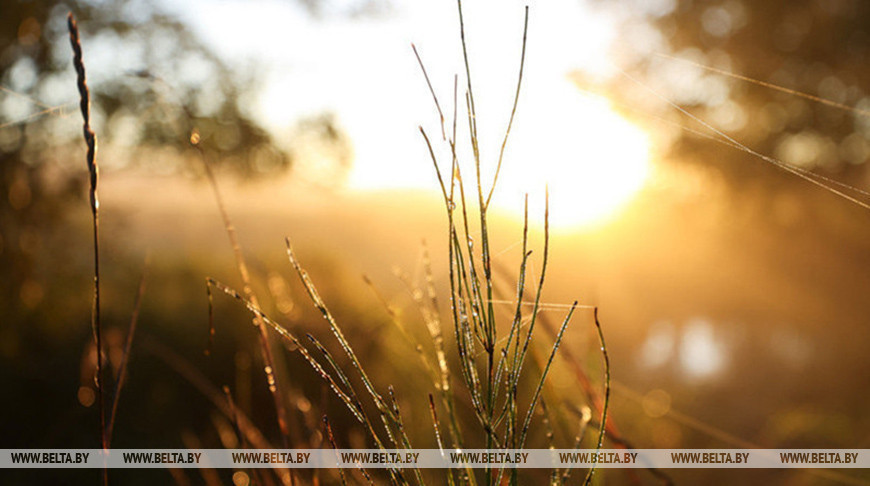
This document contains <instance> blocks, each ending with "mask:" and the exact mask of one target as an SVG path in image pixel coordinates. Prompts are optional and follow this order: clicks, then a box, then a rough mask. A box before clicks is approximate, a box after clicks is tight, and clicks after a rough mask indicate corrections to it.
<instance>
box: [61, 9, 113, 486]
mask: <svg viewBox="0 0 870 486" xmlns="http://www.w3.org/2000/svg"><path fill="white" fill-rule="evenodd" d="M67 28H68V30H69V40H70V45H71V46H72V50H73V66H74V67H75V70H76V78H77V86H78V90H79V98H80V102H79V107H80V109H81V112H82V120H83V124H82V133H83V135H84V139H85V144H86V145H87V147H88V152H87V165H88V173H89V175H90V191H89V195H90V203H91V216H92V220H93V235H94V304H93V309H92V312H91V326H92V328H93V333H94V341H95V342H96V346H97V377H96V378H97V379H96V381H97V403H98V410H99V414H100V447H101V448H102V449H103V450H107V449H108V443H107V440H106V412H105V394H104V393H103V392H104V390H103V329H102V322H101V319H100V308H101V306H100V199H99V196H98V194H97V185H98V182H99V178H100V168H99V166H98V165H97V136H96V134H95V133H94V131H93V130H92V129H91V96H90V91H89V90H88V81H87V76H86V75H85V63H84V61H83V60H82V44H81V40H80V38H79V29H78V24H77V23H76V19H75V17H73V14H72V12H70V13H69V15H68V16H67ZM102 481H103V484H104V485H105V484H108V482H109V477H108V470H107V469H106V468H105V467H104V468H103V475H102Z"/></svg>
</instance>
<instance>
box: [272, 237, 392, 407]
mask: <svg viewBox="0 0 870 486" xmlns="http://www.w3.org/2000/svg"><path fill="white" fill-rule="evenodd" d="M285 242H286V244H287V258H288V259H289V260H290V264H291V265H293V268H294V269H295V270H296V273H297V274H298V275H299V279H300V280H301V281H302V284H303V285H304V286H305V290H306V291H307V292H308V296H309V297H310V298H311V301H312V303H313V304H314V306H315V307H317V309H318V310H319V311H320V313H321V314H322V315H323V318H324V319H326V322H327V323H328V324H329V327H330V329H331V330H332V333H333V335H335V338H336V339H337V340H338V342H339V344H340V345H341V348H342V349H343V350H344V352H345V353H346V354H347V356H348V357H349V358H350V360H351V363H352V364H353V367H354V368H355V369H356V371H357V373H359V375H360V378H362V381H363V384H364V385H365V387H366V390H368V392H369V394H370V395H371V396H372V399H373V400H374V402H375V405H377V407H378V410H380V411H381V413H384V414H387V415H392V412H391V411H390V409H389V407H388V406H387V404H386V402H385V401H384V399H383V397H382V396H381V395H380V394H379V393H378V392H377V391H376V390H375V387H374V385H373V384H372V381H371V380H370V379H369V376H368V374H367V373H366V372H365V370H364V369H363V367H362V364H361V363H360V360H359V358H357V356H356V353H354V351H353V348H352V347H351V346H350V342H349V341H348V340H347V338H346V337H345V336H344V333H343V332H342V330H341V327H340V326H339V325H338V322H336V320H335V318H334V317H333V315H332V313H331V312H330V311H329V309H328V308H327V307H326V303H324V302H323V299H322V298H321V297H320V294H319V293H318V292H317V288H316V287H315V286H314V282H312V281H311V278H310V277H309V276H308V272H306V271H305V269H303V268H302V265H300V264H299V261H298V260H297V259H296V255H295V254H294V253H293V248H292V246H291V245H290V239H289V238H286V239H285Z"/></svg>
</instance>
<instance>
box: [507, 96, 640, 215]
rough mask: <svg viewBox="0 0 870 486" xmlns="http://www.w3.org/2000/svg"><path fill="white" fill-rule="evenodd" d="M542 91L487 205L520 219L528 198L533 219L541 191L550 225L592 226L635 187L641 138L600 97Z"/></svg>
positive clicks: (540, 210) (513, 141) (541, 203)
mask: <svg viewBox="0 0 870 486" xmlns="http://www.w3.org/2000/svg"><path fill="white" fill-rule="evenodd" d="M565 83H566V84H568V82H567V81H565ZM546 93H547V94H546V95H545V97H544V98H543V99H539V100H537V102H535V103H530V104H532V107H531V108H529V109H527V110H526V113H524V116H525V117H526V121H527V122H528V124H526V125H524V126H523V127H522V129H521V130H517V133H515V134H512V136H511V137H512V138H511V140H510V141H509V144H510V145H509V150H510V153H511V155H510V157H507V156H506V161H505V165H504V169H503V172H502V175H501V177H500V179H499V187H498V189H497V196H498V197H497V198H494V201H496V204H497V205H498V206H500V207H502V208H505V209H508V210H510V211H513V212H514V213H516V214H518V215H520V216H521V215H522V211H523V203H522V201H523V199H524V194H525V193H528V194H529V211H530V213H531V215H530V219H532V220H539V219H541V217H540V216H536V215H542V214H543V206H544V191H545V188H549V194H550V223H551V224H552V225H554V226H557V227H576V226H588V225H592V224H596V223H600V222H602V221H604V220H606V219H608V218H609V217H611V216H613V215H614V214H616V213H617V212H618V211H619V209H620V208H621V207H622V206H623V205H624V204H626V203H627V202H628V201H629V200H630V199H631V198H632V196H633V195H635V194H636V193H637V191H638V190H639V189H640V188H641V187H642V186H643V184H644V181H645V180H646V178H647V175H648V173H649V142H648V138H647V136H646V134H645V133H644V132H643V131H642V130H640V129H639V128H638V127H636V126H634V125H632V124H631V123H630V122H628V121H627V120H626V119H624V118H623V117H621V116H620V115H619V114H618V113H616V112H615V111H614V110H613V109H612V108H611V107H610V105H609V103H608V101H607V100H605V99H603V98H597V97H588V96H584V95H582V94H581V93H579V92H578V91H577V90H576V89H574V88H573V86H570V85H568V86H563V87H562V88H561V89H559V88H557V87H554V89H551V90H547V91H546ZM529 112H531V113H529ZM514 137H515V138H514Z"/></svg>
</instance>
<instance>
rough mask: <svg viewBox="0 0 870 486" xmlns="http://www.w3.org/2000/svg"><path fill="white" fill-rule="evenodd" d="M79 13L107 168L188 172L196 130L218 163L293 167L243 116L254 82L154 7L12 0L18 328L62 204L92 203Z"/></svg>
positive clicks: (5, 215) (3, 126)
mask: <svg viewBox="0 0 870 486" xmlns="http://www.w3.org/2000/svg"><path fill="white" fill-rule="evenodd" d="M70 11H72V12H74V13H75V15H76V17H77V18H78V20H79V25H80V28H81V30H82V38H83V44H84V50H85V53H84V54H85V64H86V66H87V68H88V76H89V79H88V80H89V84H90V85H91V92H92V97H93V107H92V110H93V115H92V117H93V119H94V120H95V122H94V124H95V129H96V130H97V132H98V138H99V142H100V144H101V146H102V147H104V148H105V147H112V150H111V152H105V151H104V156H103V157H102V158H101V159H100V163H101V165H102V167H103V168H104V169H112V168H117V167H119V166H122V165H125V164H129V163H142V164H147V165H149V166H151V167H154V168H158V169H160V170H164V171H166V170H177V169H179V168H184V164H185V163H186V162H185V160H189V159H190V158H189V157H183V155H185V151H186V150H188V147H189V145H188V143H189V142H188V139H189V136H190V133H191V131H192V130H193V129H194V128H195V129H196V130H197V131H198V132H199V134H200V136H201V140H202V142H201V146H202V147H203V148H204V149H205V150H206V151H210V152H213V153H219V154H220V156H219V157H212V158H213V159H214V160H215V161H216V162H223V163H225V164H226V165H228V166H231V168H232V169H234V170H235V171H236V172H237V173H239V174H242V175H246V176H256V175H261V174H266V173H274V172H275V171H279V170H283V169H285V168H286V167H287V166H288V165H289V162H290V157H289V156H288V155H287V154H286V153H285V152H284V151H282V150H279V149H278V148H276V146H275V144H274V143H273V139H272V136H271V135H270V133H269V132H267V131H266V130H265V129H264V128H263V127H262V126H261V125H260V124H259V122H258V121H257V120H256V119H255V118H254V117H253V115H252V114H251V110H248V109H246V106H245V98H244V96H243V94H244V93H247V92H248V91H249V90H250V89H251V87H252V86H254V82H255V81H256V78H255V75H254V74H250V72H248V73H242V72H238V71H234V70H232V69H231V68H230V67H229V66H227V65H226V64H225V63H223V62H222V61H221V58H220V57H219V55H218V54H217V53H214V52H211V51H210V50H209V49H208V48H207V47H206V46H205V45H204V44H202V43H201V42H200V41H199V40H198V39H197V38H196V37H195V36H194V35H193V34H192V33H191V32H190V31H189V30H188V29H187V28H186V27H185V25H183V24H182V23H181V22H180V21H179V20H177V19H174V18H172V17H170V16H168V15H166V14H164V13H161V11H160V10H159V8H158V7H156V6H154V5H153V4H152V3H150V2H144V1H137V0H104V1H93V2H86V1H66V2H62V1H52V0H40V1H27V0H9V1H5V2H4V3H3V6H2V15H0V314H2V315H3V320H6V319H10V320H14V319H15V316H16V315H18V312H17V311H19V310H26V309H28V308H34V307H36V304H38V303H39V301H40V300H41V299H42V297H43V294H44V292H45V288H44V286H43V285H42V284H40V282H39V278H38V276H37V272H36V263H37V261H38V258H39V257H40V255H39V249H40V248H41V247H43V246H44V245H43V243H44V242H45V241H46V239H47V238H49V237H50V235H51V234H52V232H58V231H59V230H58V224H59V223H60V222H61V221H62V220H63V216H64V213H65V212H66V211H65V208H67V207H69V205H67V204H65V203H66V202H67V201H70V200H71V199H72V198H75V197H79V198H80V197H82V196H83V194H84V184H85V181H86V175H85V174H86V173H85V170H84V159H82V158H81V157H80V156H79V155H80V152H81V151H80V150H77V147H78V145H77V144H79V143H81V142H80V138H81V122H80V121H79V120H78V111H77V110H78V108H77V102H78V94H77V92H76V90H75V78H74V75H73V74H72V68H71V55H72V54H71V50H70V46H69V40H68V34H67V30H66V15H67V13H68V12H70ZM107 70H108V71H109V72H107ZM70 116H72V117H73V118H72V119H70ZM71 144H72V145H71ZM119 147H120V148H121V149H126V150H121V152H120V153H122V154H123V155H124V157H107V156H105V154H106V153H112V154H115V153H118V151H117V150H114V149H116V148H119ZM74 154H79V155H74ZM98 157H99V155H98ZM79 162H80V163H79ZM52 248H54V246H52ZM57 258H59V257H58V256H56V255H55V256H53V259H57ZM53 264H54V263H47V264H46V265H53Z"/></svg>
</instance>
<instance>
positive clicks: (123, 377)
mask: <svg viewBox="0 0 870 486" xmlns="http://www.w3.org/2000/svg"><path fill="white" fill-rule="evenodd" d="M150 260H151V258H150V255H148V256H146V257H145V265H144V266H143V269H142V276H141V277H139V287H138V290H137V291H136V302H135V303H134V304H133V314H132V315H131V317H130V328H129V329H128V330H127V340H126V342H125V343H124V354H123V355H122V356H121V365H120V366H119V367H118V380H117V382H116V383H115V396H113V397H112V411H111V415H109V425H108V427H107V428H106V446H107V447H108V446H111V445H112V432H114V430H115V417H116V415H117V414H118V402H119V401H120V399H121V390H122V389H123V388H124V383H126V381H127V366H128V364H129V363H130V350H131V349H133V336H135V335H136V324H137V323H138V322H139V310H140V309H141V307H142V296H144V295H145V281H146V279H147V276H148V266H149V264H150Z"/></svg>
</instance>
